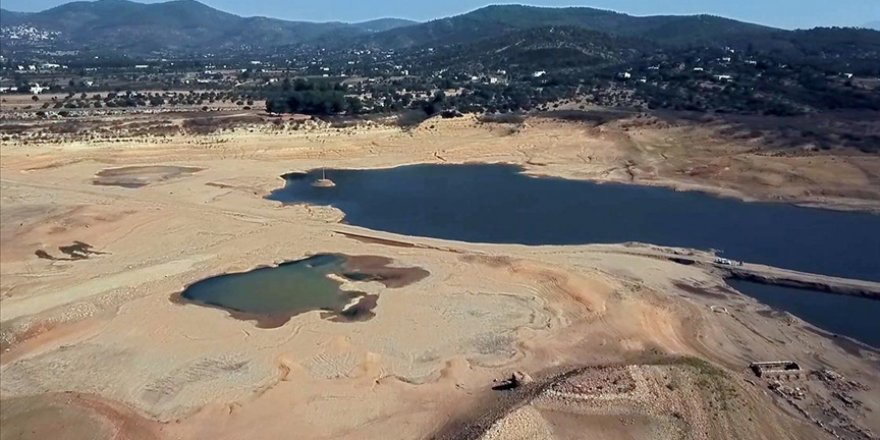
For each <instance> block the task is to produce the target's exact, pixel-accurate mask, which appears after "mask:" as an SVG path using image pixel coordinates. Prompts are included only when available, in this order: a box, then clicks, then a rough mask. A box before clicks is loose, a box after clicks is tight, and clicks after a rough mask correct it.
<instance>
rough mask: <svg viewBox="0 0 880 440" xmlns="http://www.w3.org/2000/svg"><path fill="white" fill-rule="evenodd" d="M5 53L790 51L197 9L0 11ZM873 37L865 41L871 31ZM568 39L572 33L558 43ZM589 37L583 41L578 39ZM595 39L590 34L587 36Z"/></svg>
mask: <svg viewBox="0 0 880 440" xmlns="http://www.w3.org/2000/svg"><path fill="white" fill-rule="evenodd" d="M0 26H2V30H3V32H2V34H0V35H2V41H0V42H2V43H3V46H4V47H13V48H24V49H27V48H44V49H45V48H51V49H55V50H60V49H65V50H75V49H76V50H83V49H87V50H89V49H90V50H109V51H114V52H116V53H122V54H125V55H129V56H142V55H153V54H158V53H162V54H182V53H207V52H220V51H229V50H239V51H240V50H246V51H254V52H257V51H260V50H273V49H279V48H289V47H291V46H297V45H299V46H302V45H313V46H320V47H322V48H328V49H345V48H356V47H363V48H375V49H404V48H414V47H429V46H437V47H440V46H449V45H456V44H467V43H475V42H478V41H480V40H485V39H491V38H504V39H508V38H510V35H511V34H517V33H520V34H523V35H527V34H525V32H526V31H528V30H534V29H547V28H553V27H558V28H567V29H568V28H577V29H581V30H585V31H590V32H594V33H603V34H607V35H610V36H613V37H618V38H631V39H638V40H640V41H643V42H649V43H650V44H659V45H666V46H680V47H686V46H719V47H721V46H731V47H737V46H745V45H749V44H752V45H753V44H761V45H764V46H774V45H782V46H784V47H788V46H792V45H796V44H797V42H796V41H795V40H797V39H798V38H802V37H804V36H805V35H806V34H804V31H786V30H781V29H776V28H772V27H767V26H761V25H757V24H751V23H745V22H741V21H737V20H732V19H727V18H722V17H717V16H711V15H690V16H647V17H637V16H631V15H627V14H622V13H618V12H612V11H606V10H600V9H593V8H587V7H569V8H545V7H534V6H522V5H503V6H500V5H499V6H487V7H484V8H481V9H477V10H475V11H472V12H468V13H465V14H462V15H457V16H454V17H448V18H442V19H438V20H433V21H429V22H426V23H417V22H413V21H409V20H402V19H380V20H374V21H369V22H364V23H341V22H328V23H314V22H297V21H285V20H279V19H273V18H265V17H240V16H237V15H234V14H230V13H226V12H222V11H219V10H216V9H213V8H211V7H209V6H206V5H204V4H202V3H199V2H198V1H195V0H173V1H168V2H165V3H153V4H143V3H137V2H133V1H129V0H97V1H90V2H86V1H78V2H72V3H67V4H65V5H62V6H58V7H55V8H52V9H48V10H45V11H42V12H36V13H21V12H12V11H7V10H2V11H0ZM868 32H871V31H868ZM565 35H566V36H568V37H571V36H572V35H575V34H573V33H572V32H571V31H569V32H568V33H566V34H565ZM585 35H587V34H585ZM589 35H593V34H589Z"/></svg>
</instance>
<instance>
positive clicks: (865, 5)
mask: <svg viewBox="0 0 880 440" xmlns="http://www.w3.org/2000/svg"><path fill="white" fill-rule="evenodd" d="M141 1H142V2H143V3H159V2H161V1H163V0H141ZM201 1H202V3H205V4H207V5H209V6H212V7H214V8H217V9H221V10H224V11H227V12H232V13H235V14H238V15H244V16H253V15H261V16H266V17H274V18H283V19H287V20H306V21H346V22H357V21H364V20H370V19H374V18H381V17H400V18H409V19H413V20H418V21H427V20H431V19H434V18H441V17H446V16H450V15H456V14H461V13H464V12H467V11H470V10H473V9H477V8H480V7H482V6H485V5H487V4H499V3H526V4H531V5H539V6H591V7H596V8H602V9H612V10H615V11H619V12H625V13H628V14H633V15H657V14H699V13H706V14H714V15H721V16H725V17H730V18H735V19H738V20H743V21H748V22H753V23H760V24H765V25H770V26H776V27H781V28H786V29H792V28H809V27H815V26H861V25H864V24H866V23H869V22H876V21H880V0H843V1H828V0H522V1H514V2H510V1H503V0H502V1H486V0H319V1H314V0H257V1H254V0H251V1H246V0H201ZM63 3H67V0H0V4H2V6H3V8H5V9H10V10H13V11H28V12H33V11H40V10H43V9H47V8H50V7H53V6H58V5H60V4H63Z"/></svg>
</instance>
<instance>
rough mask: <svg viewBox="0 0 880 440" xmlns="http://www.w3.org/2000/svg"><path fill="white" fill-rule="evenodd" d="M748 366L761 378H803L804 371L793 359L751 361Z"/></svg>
mask: <svg viewBox="0 0 880 440" xmlns="http://www.w3.org/2000/svg"><path fill="white" fill-rule="evenodd" d="M749 368H751V369H752V371H753V372H754V373H755V376H758V377H760V378H762V379H776V380H795V379H803V378H804V371H803V370H801V367H800V365H798V364H797V362H793V361H770V362H752V363H751V364H749Z"/></svg>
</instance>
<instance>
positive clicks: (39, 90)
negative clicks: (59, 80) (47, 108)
mask: <svg viewBox="0 0 880 440" xmlns="http://www.w3.org/2000/svg"><path fill="white" fill-rule="evenodd" d="M45 90H49V88H48V87H41V86H40V85H39V84H34V85H33V86H31V88H30V91H31V93H32V94H34V95H39V94H40V93H43V91H45Z"/></svg>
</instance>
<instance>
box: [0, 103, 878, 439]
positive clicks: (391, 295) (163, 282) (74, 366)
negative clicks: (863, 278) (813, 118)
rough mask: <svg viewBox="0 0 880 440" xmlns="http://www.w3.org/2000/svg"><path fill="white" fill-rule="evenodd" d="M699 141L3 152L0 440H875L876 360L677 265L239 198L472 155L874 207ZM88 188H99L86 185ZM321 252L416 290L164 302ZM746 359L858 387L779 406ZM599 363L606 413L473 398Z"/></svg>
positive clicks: (844, 166)
mask: <svg viewBox="0 0 880 440" xmlns="http://www.w3.org/2000/svg"><path fill="white" fill-rule="evenodd" d="M432 126H433V128H430V127H432ZM707 137H708V135H707V134H705V133H702V134H701V133H700V132H699V130H697V129H695V130H694V131H693V132H687V133H685V132H684V131H683V130H680V129H676V128H669V129H665V131H663V132H659V131H658V130H654V129H651V130H649V129H639V130H636V131H626V130H623V129H622V128H621V129H615V128H614V127H608V128H601V129H585V128H583V127H582V126H580V125H578V124H574V123H562V122H558V121H548V120H534V121H532V120H530V121H528V122H527V123H526V124H525V125H524V126H518V127H512V126H506V125H497V124H492V125H481V124H477V123H476V122H475V121H473V120H470V119H459V120H450V121H436V122H433V123H426V124H424V125H423V127H421V128H418V129H416V130H413V131H410V132H403V131H400V130H398V129H392V128H373V129H369V130H366V129H341V130H336V129H326V130H312V131H307V132H296V133H277V132H272V131H270V130H266V131H261V130H259V129H254V130H245V131H241V132H232V133H226V134H221V135H212V136H204V137H181V138H176V139H173V140H171V141H166V142H162V143H158V142H151V140H149V139H144V140H140V141H138V140H131V141H126V142H117V143H112V144H102V143H96V144H91V143H87V142H80V143H76V142H72V143H63V144H53V145H26V146H25V145H11V144H5V145H3V146H2V151H0V153H2V156H0V158H2V165H0V172H2V176H0V208H2V209H0V214H2V218H0V220H2V222H0V223H2V227H0V239H2V247H0V258H2V271H0V275H2V277H0V295H2V296H0V338H2V339H0V349H2V356H0V379H2V380H0V392H2V399H3V400H2V403H3V405H2V421H3V430H2V434H3V438H4V439H5V438H20V436H19V434H22V436H23V438H46V436H53V433H57V432H64V433H65V437H67V438H94V437H100V438H230V439H233V438H244V437H259V438H286V437H289V436H290V435H291V433H296V436H297V437H299V438H358V439H360V438H389V437H391V438H430V437H432V436H437V437H444V436H452V437H456V438H461V437H473V438H476V437H479V436H481V435H483V436H485V438H576V435H575V434H573V433H577V432H579V431H578V430H579V429H581V430H583V429H590V430H592V431H589V432H592V433H593V435H594V436H595V437H594V438H609V439H611V438H613V439H618V438H620V439H623V438H780V439H785V438H790V439H810V438H817V439H819V438H828V436H829V434H828V432H827V431H826V430H823V428H821V427H820V426H819V425H818V424H817V423H815V421H810V419H809V417H808V415H809V414H818V413H823V412H824V413H833V411H832V409H833V410H834V411H837V412H839V413H840V414H841V415H840V416H835V417H834V418H833V423H837V425H834V428H833V429H835V430H836V432H843V433H844V434H845V435H844V437H843V438H876V437H871V436H872V435H875V434H871V433H870V432H874V433H877V432H880V420H878V419H877V418H876V417H873V416H872V413H873V414H876V413H877V412H878V411H880V396H878V395H877V392H876V389H877V387H878V386H880V367H878V365H880V354H878V352H877V351H876V350H873V349H870V348H868V347H864V346H860V345H858V344H856V343H853V342H850V341H848V340H845V339H840V338H831V337H828V336H827V335H825V334H824V333H822V332H821V331H818V330H817V329H815V328H813V327H811V326H809V325H807V324H805V323H803V322H801V321H799V320H797V319H795V318H792V317H789V316H786V315H780V314H778V313H773V312H771V311H770V310H768V309H767V308H766V307H764V306H762V305H760V304H758V303H756V302H754V301H753V300H750V299H748V298H746V297H743V296H741V295H738V294H736V293H735V292H731V291H730V290H729V289H727V288H725V287H724V286H723V283H722V281H721V280H720V278H719V277H718V275H717V274H715V273H712V272H710V271H707V270H706V269H703V268H701V267H697V266H685V265H680V264H676V263H673V262H670V261H669V260H668V259H667V258H666V257H667V256H669V255H673V254H674V253H676V252H678V253H682V252H684V253H687V252H690V251H686V250H671V249H660V248H655V247H652V246H649V245H629V246H625V245H603V246H599V245H594V246H552V247H551V246H541V247H528V246H517V245H479V244H470V243H459V242H447V241H440V240H431V239H424V238H414V237H405V236H395V235H392V234H387V233H380V232H376V231H369V230H364V229H360V228H356V227H352V226H348V225H344V224H340V223H339V220H340V219H341V217H342V214H341V213H340V212H339V211H337V210H334V209H330V208H322V207H308V206H288V207H285V206H281V205H280V204H278V203H274V202H269V201H267V200H265V199H263V196H264V195H265V194H267V193H268V192H269V191H271V190H272V189H275V188H277V187H279V186H280V185H282V184H283V182H282V180H281V179H280V177H279V176H280V175H282V174H284V173H287V172H290V171H293V170H305V169H310V168H313V167H318V166H328V167H381V166H394V165H401V164H407V163H416V162H468V161H480V162H511V163H518V164H523V165H524V166H525V167H526V168H527V169H528V170H529V172H532V173H536V174H546V175H555V176H564V177H570V178H582V179H594V180H601V181H632V182H635V183H644V184H656V185H665V186H672V187H676V188H682V189H685V188H689V189H690V188H698V189H703V190H707V191H711V192H715V193H720V194H726V195H731V196H736V197H741V198H747V199H782V200H791V201H797V202H801V203H806V204H822V205H825V206H835V207H841V208H848V209H854V208H860V209H869V210H876V209H877V206H878V200H880V196H878V193H880V188H878V187H877V186H876V185H875V184H874V183H875V182H876V179H877V176H878V169H880V161H878V159H877V158H876V157H873V156H867V155H857V154H854V153H853V154H852V155H850V156H846V155H830V154H822V155H802V156H789V155H779V156H764V155H762V154H759V153H756V152H754V148H752V147H750V146H742V147H737V146H731V145H722V146H719V145H718V143H717V142H715V143H708V142H707V143H706V144H696V146H689V147H688V148H687V150H686V151H685V148H686V147H685V145H693V144H686V141H688V140H693V139H704V138H707ZM667 138H668V139H667ZM673 138H674V139H678V140H677V141H674V142H673V141H672V140H670V139H673ZM662 139H666V140H665V141H661V140H662ZM685 156H687V157H685ZM125 167H142V168H125ZM181 167H186V168H181ZM107 169H110V170H115V171H105V170H107ZM698 169H699V170H702V171H700V172H696V171H694V170H698ZM119 170H123V171H119ZM181 170H184V171H186V172H181ZM139 171H143V173H139ZM107 176H110V177H113V178H119V179H120V180H118V181H115V180H113V179H111V180H109V181H103V182H101V183H104V184H102V185H96V184H95V183H94V181H95V179H96V178H101V177H107ZM132 182H134V183H136V185H132V184H131V183H132ZM114 183H122V184H124V185H121V186H120V185H115V184H114ZM132 186H136V187H134V188H133V187H132ZM357 236H367V237H373V238H374V239H372V240H364V239H359V238H358V237H357ZM83 244H86V245H88V247H84V246H83ZM71 246H73V247H72V248H71ZM326 252H337V253H344V254H348V255H375V256H381V257H387V258H390V259H392V260H393V261H394V264H399V265H400V266H402V267H420V268H423V269H425V270H427V271H428V272H429V273H430V275H429V276H428V277H427V278H425V279H423V280H420V281H418V282H415V283H413V284H409V285H406V286H402V287H399V288H396V289H388V288H386V287H385V286H384V285H382V284H381V283H378V282H369V283H357V282H350V283H349V285H348V286H347V287H348V288H350V289H351V290H357V291H361V292H366V293H369V294H378V298H379V299H378V304H377V306H376V308H375V309H374V310H373V311H374V312H375V313H376V316H375V317H374V318H373V319H371V320H369V321H364V322H332V321H328V320H324V319H321V318H320V316H319V313H318V312H314V313H307V314H303V315H298V316H296V317H294V318H293V319H291V320H290V321H289V322H288V323H286V324H285V325H283V326H282V327H279V328H274V329H261V328H257V326H256V325H255V323H254V322H251V321H243V320H237V319H233V318H230V317H229V316H228V313H226V312H224V311H222V310H217V309H213V308H206V307H199V306H196V305H182V304H177V303H175V302H173V301H171V298H172V296H173V295H175V294H177V293H179V292H180V291H181V290H182V289H183V288H184V287H185V286H186V285H188V284H191V283H193V282H195V281H198V280H201V279H203V278H206V277H209V276H213V275H217V274H221V273H226V272H232V271H243V270H248V269H251V268H254V267H257V266H262V265H266V264H272V263H277V262H281V261H286V260H293V259H298V258H302V257H305V256H308V255H313V254H317V253H326ZM38 254H39V255H42V257H41V256H39V255H38ZM46 256H48V258H47V257H46ZM345 287H346V286H343V288H345ZM719 310H723V311H724V313H718V311H719ZM673 357H674V358H675V359H679V357H685V359H689V358H698V359H704V360H706V361H708V362H709V365H712V366H713V368H715V369H717V371H720V373H717V374H716V373H711V374H709V373H707V371H709V370H705V369H701V368H700V367H694V366H692V365H690V364H685V365H677V364H675V365H670V364H669V361H668V359H671V358H673ZM768 359H796V360H797V361H798V362H800V363H801V364H802V365H803V366H804V367H805V368H806V369H808V370H809V371H813V370H821V369H832V370H834V371H835V372H837V373H839V374H841V375H843V377H845V378H847V380H849V381H853V382H854V383H857V384H859V385H860V386H859V387H855V388H853V389H849V390H848V391H847V393H848V394H847V395H848V396H851V397H852V398H854V399H855V400H857V401H858V402H857V404H855V405H853V406H846V405H843V404H842V403H841V401H840V400H839V399H834V398H832V397H829V396H831V394H830V393H831V391H829V390H830V388H828V387H829V385H827V383H826V382H822V381H818V380H812V379H805V381H804V382H803V383H802V384H800V385H799V386H800V387H802V388H804V389H808V390H810V396H809V398H808V399H807V400H804V401H803V402H808V403H809V404H810V405H814V407H809V408H807V409H806V412H803V411H799V410H798V409H797V407H796V405H799V403H797V402H795V404H794V405H793V404H791V403H789V402H788V401H787V399H786V397H785V396H784V395H783V394H780V393H776V392H773V391H771V390H769V389H768V388H767V383H765V382H763V381H760V380H757V379H756V378H754V377H753V376H752V375H751V373H750V372H749V371H748V370H747V368H746V367H747V365H748V363H749V362H751V361H755V360H768ZM602 365H617V366H620V368H623V369H624V370H625V371H627V372H635V373H628V374H631V376H632V377H636V379H637V380H636V379H634V380H636V382H638V383H639V384H641V385H640V387H641V388H638V387H637V390H640V391H638V392H637V393H636V394H633V395H626V396H624V397H620V396H618V397H620V399H623V400H620V402H618V401H617V400H614V399H617V398H618V397H613V398H612V397H608V396H605V395H602V396H600V399H599V400H601V401H602V403H601V404H595V402H592V401H591V403H590V405H587V406H589V407H590V408H589V410H586V409H584V408H583V405H582V404H580V403H572V402H570V401H567V400H564V399H563V400H559V399H557V398H558V397H559V396H558V395H554V394H552V393H550V394H548V392H549V391H547V390H550V391H552V389H553V388H552V385H548V386H550V388H547V389H544V388H541V389H536V394H533V395H529V396H525V397H522V398H519V397H516V396H515V395H511V396H501V397H499V394H498V392H496V391H492V390H491V385H492V383H493V382H492V380H493V379H496V378H499V377H503V376H506V375H509V374H510V373H511V372H512V371H516V370H521V371H527V372H529V373H530V374H532V375H533V376H535V377H536V378H539V381H538V383H539V384H545V385H546V384H557V383H558V381H557V379H554V377H556V376H554V375H556V374H560V372H564V371H568V370H571V369H575V368H579V367H584V366H602ZM711 371H715V370H711ZM673 382H674V384H673V385H670V384H672V383H673ZM700 390H702V391H700ZM706 390H708V392H704V391H706ZM548 396H549V397H548ZM554 396H555V397H554ZM554 399H556V400H554ZM594 400H595V399H594ZM578 402H580V401H578ZM621 402H623V403H621ZM650 402H655V403H656V402H668V405H666V407H665V409H663V410H659V409H652V407H651V406H650V405H648V403H650ZM801 405H806V403H803V404H801ZM655 406H656V405H655ZM670 408H677V409H674V410H673V409H670ZM829 408H832V409H829ZM805 414H807V415H805ZM490 416H491V417H490ZM487 417H488V418H487ZM841 421H844V422H847V423H849V424H850V425H851V426H855V427H857V428H858V429H861V430H862V431H861V433H859V431H858V429H855V428H854V429H853V430H850V431H846V430H845V429H844V428H843V427H842V423H843V422H841ZM475 423H476V424H475ZM829 423H831V422H829ZM474 426H478V427H481V428H482V429H476V430H475V428H474ZM96 433H97V434H96ZM389 433H393V435H389ZM865 433H867V434H865ZM859 435H862V436H861V437H859ZM7 436H8V437H7Z"/></svg>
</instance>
